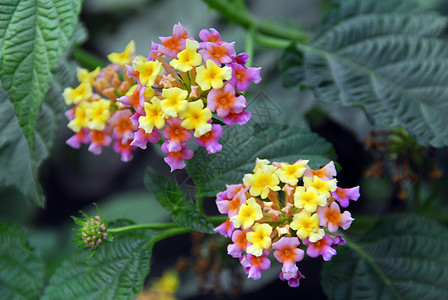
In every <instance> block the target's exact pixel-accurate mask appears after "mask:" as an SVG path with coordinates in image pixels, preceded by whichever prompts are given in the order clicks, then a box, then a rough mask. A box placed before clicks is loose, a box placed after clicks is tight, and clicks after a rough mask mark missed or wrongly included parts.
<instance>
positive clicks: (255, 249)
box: [246, 223, 272, 256]
mask: <svg viewBox="0 0 448 300" xmlns="http://www.w3.org/2000/svg"><path fill="white" fill-rule="evenodd" d="M253 229H254V231H253V232H248V233H247V234H246V238H247V241H248V242H249V243H251V244H252V245H251V246H249V247H247V249H246V252H247V253H250V254H252V255H255V256H261V255H262V254H263V249H269V248H270V247H271V243H272V240H271V237H270V235H271V233H272V227H271V226H270V225H269V224H259V223H257V224H255V225H254V227H253Z"/></svg>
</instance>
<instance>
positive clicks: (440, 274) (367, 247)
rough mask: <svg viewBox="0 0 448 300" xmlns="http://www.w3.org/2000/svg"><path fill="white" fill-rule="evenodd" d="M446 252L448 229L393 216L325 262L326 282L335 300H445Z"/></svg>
mask: <svg viewBox="0 0 448 300" xmlns="http://www.w3.org/2000/svg"><path fill="white" fill-rule="evenodd" d="M338 252H339V251H338ZM447 253H448V231H447V229H446V228H445V227H443V226H441V225H439V224H438V223H436V222H435V221H432V220H429V219H425V218H422V217H417V216H414V215H401V216H392V217H389V218H386V219H384V220H382V221H381V222H380V223H379V224H377V225H376V226H375V227H374V228H373V229H372V230H371V231H370V232H368V233H367V234H366V236H365V237H364V238H363V239H362V240H361V241H360V242H359V244H356V245H354V246H352V247H347V248H346V249H345V251H340V253H338V255H336V256H335V257H334V258H333V260H332V261H330V262H328V263H325V264H324V265H325V266H324V270H323V273H322V278H323V281H322V283H323V286H324V289H325V292H326V294H327V295H328V296H329V298H330V299H344V300H350V299H357V300H360V299H445V298H446V295H448V272H447V270H448V254H447Z"/></svg>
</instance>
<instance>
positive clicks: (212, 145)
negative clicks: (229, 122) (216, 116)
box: [194, 124, 222, 154]
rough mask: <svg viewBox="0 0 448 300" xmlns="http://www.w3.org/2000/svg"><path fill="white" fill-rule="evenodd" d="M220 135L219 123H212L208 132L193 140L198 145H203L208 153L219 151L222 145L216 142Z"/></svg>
mask: <svg viewBox="0 0 448 300" xmlns="http://www.w3.org/2000/svg"><path fill="white" fill-rule="evenodd" d="M221 137H222V127H221V125H219V124H213V125H212V129H211V130H210V131H209V132H206V133H204V134H203V135H201V136H200V137H195V138H194V140H195V141H196V143H197V144H198V145H199V146H203V147H205V149H207V152H208V153H209V154H213V153H216V152H219V151H221V149H222V145H221V144H219V143H218V139H219V138H221Z"/></svg>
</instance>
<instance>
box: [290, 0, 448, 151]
mask: <svg viewBox="0 0 448 300" xmlns="http://www.w3.org/2000/svg"><path fill="white" fill-rule="evenodd" d="M336 4H337V5H335V6H334V7H333V8H332V9H331V10H330V11H329V12H328V15H327V17H326V18H325V22H324V23H323V24H322V26H321V28H320V29H319V30H318V31H317V33H316V35H315V38H314V39H313V40H312V41H311V42H310V43H309V44H297V45H296V49H291V48H289V49H287V50H286V53H285V54H284V61H283V65H284V66H286V67H284V68H283V69H284V71H286V72H288V71H291V70H301V69H302V68H303V71H304V74H305V76H304V80H303V81H302V82H301V81H300V78H297V80H298V81H297V82H296V85H301V84H304V85H306V86H307V87H308V88H310V89H312V90H313V91H314V93H315V95H316V97H317V98H318V99H319V100H320V101H325V102H329V103H337V104H341V105H343V106H359V107H362V108H363V109H364V110H365V112H366V114H367V115H368V116H369V117H370V118H371V120H372V121H373V122H374V123H375V125H377V126H378V127H379V128H383V129H392V128H394V127H397V126H399V125H401V126H403V127H405V128H406V129H407V130H408V131H409V132H410V133H411V135H412V136H413V137H414V138H415V139H416V140H417V141H418V142H419V143H420V144H422V145H431V146H434V147H444V146H446V145H448V143H447V141H448V126H447V125H448V113H447V112H448V107H447V102H446V101H442V100H441V99H444V98H446V96H447V91H448V86H447V84H446V82H448V71H447V70H448V68H447V57H448V44H447V41H446V40H445V39H443V38H440V37H439V36H440V34H441V33H442V32H443V30H444V29H445V27H446V24H447V19H446V17H443V16H440V15H439V14H437V13H434V12H428V11H426V10H425V9H423V8H422V7H421V6H419V5H418V3H417V2H416V1H398V0H394V1H383V0H382V1H373V0H369V1H362V2H360V1H356V0H347V1H338V2H336ZM291 68H292V69H291ZM429 74H431V75H429ZM285 83H286V84H287V85H288V86H290V85H291V82H290V81H289V80H287V81H286V82H285Z"/></svg>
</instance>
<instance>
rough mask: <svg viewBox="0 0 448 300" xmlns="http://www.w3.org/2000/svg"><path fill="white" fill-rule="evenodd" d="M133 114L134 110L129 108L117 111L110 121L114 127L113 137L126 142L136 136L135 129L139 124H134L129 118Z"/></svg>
mask: <svg viewBox="0 0 448 300" xmlns="http://www.w3.org/2000/svg"><path fill="white" fill-rule="evenodd" d="M131 116H132V112H131V111H130V110H129V109H124V110H119V111H117V112H115V113H114V114H113V116H112V117H111V118H110V119H109V121H108V123H109V125H110V126H111V127H112V137H113V138H114V139H116V140H120V141H122V142H123V143H126V142H127V141H130V140H132V139H133V138H134V131H136V130H137V126H135V125H134V124H132V121H131V120H130V119H129V118H130V117H131Z"/></svg>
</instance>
